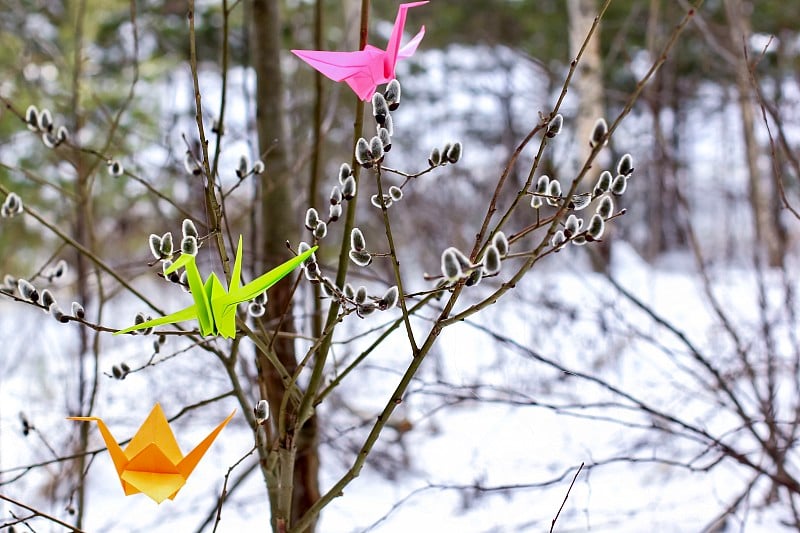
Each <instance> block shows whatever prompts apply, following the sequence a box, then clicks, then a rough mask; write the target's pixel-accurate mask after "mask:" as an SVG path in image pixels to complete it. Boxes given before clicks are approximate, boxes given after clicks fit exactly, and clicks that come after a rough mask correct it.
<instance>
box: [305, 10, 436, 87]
mask: <svg viewBox="0 0 800 533" xmlns="http://www.w3.org/2000/svg"><path fill="white" fill-rule="evenodd" d="M427 3H428V2H427V1H425V2H411V3H406V4H400V7H399V8H398V11H397V18H396V19H395V23H394V27H393V28H392V35H391V37H390V38H389V43H388V45H387V47H386V50H381V49H380V48H376V47H374V46H371V45H367V46H366V47H365V48H364V49H363V50H360V51H356V52H328V51H324V50H292V53H293V54H295V55H296V56H297V57H299V58H300V59H302V60H303V61H305V62H306V63H308V64H309V65H311V66H312V67H314V68H315V69H316V70H318V71H319V72H320V73H322V74H324V75H325V76H327V77H328V78H330V79H332V80H333V81H344V82H346V83H347V84H348V85H349V86H350V88H351V89H353V91H354V92H355V93H356V94H357V95H358V97H359V98H360V99H361V100H364V101H366V100H369V99H370V98H371V97H372V95H373V93H374V92H375V89H376V88H377V87H378V85H380V84H382V83H386V82H388V81H391V80H393V79H394V77H395V66H396V65H397V60H398V59H405V58H408V57H411V56H412V55H413V54H414V52H415V51H416V49H417V46H419V43H420V41H421V40H422V37H423V36H424V35H425V27H424V26H423V27H422V29H421V30H420V32H419V33H418V34H417V35H416V36H415V37H414V38H413V39H412V40H411V42H409V43H408V44H407V45H406V46H404V47H402V48H401V47H400V41H401V39H402V37H403V28H404V27H405V23H406V14H407V12H408V10H409V9H410V8H412V7H416V6H421V5H423V4H427Z"/></svg>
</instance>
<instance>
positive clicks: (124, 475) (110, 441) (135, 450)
mask: <svg viewBox="0 0 800 533" xmlns="http://www.w3.org/2000/svg"><path fill="white" fill-rule="evenodd" d="M235 412H236V411H234V412H233V413H231V414H230V415H228V417H227V418H226V419H225V420H223V421H222V422H221V423H220V424H219V425H218V426H217V427H216V428H214V430H213V431H212V432H211V433H210V434H209V435H208V436H207V437H206V438H205V439H203V441H202V442H201V443H200V444H198V445H197V446H196V447H195V448H194V449H193V450H192V451H191V452H189V453H188V454H187V455H186V456H184V455H183V453H181V450H180V447H179V446H178V442H177V441H176V440H175V435H174V434H173V433H172V430H171V429H170V427H169V423H168V422H167V418H166V416H164V411H163V410H162V409H161V405H160V404H158V403H156V404H155V406H154V407H153V409H152V411H150V414H149V415H148V416H147V419H146V420H145V421H144V423H143V424H142V426H141V427H140V428H139V431H137V432H136V435H134V436H133V438H132V439H131V441H130V443H128V446H127V447H126V448H125V449H124V450H123V449H122V448H121V447H120V446H119V444H117V441H116V439H114V437H113V436H112V435H111V432H110V431H109V430H108V427H107V426H106V425H105V423H104V422H103V421H102V420H101V419H100V418H98V417H96V416H72V417H68V418H67V420H80V421H94V422H97V427H98V428H99V429H100V434H101V435H102V437H103V440H104V441H105V443H106V446H107V447H108V451H109V453H110V454H111V460H112V461H113V462H114V466H115V468H116V469H117V475H118V476H119V479H120V482H121V483H122V488H123V490H124V491H125V494H126V495H131V494H136V493H138V492H143V493H145V494H147V495H148V496H149V497H150V498H152V499H153V500H155V501H156V503H161V502H163V501H164V500H165V499H167V498H169V499H170V500H172V499H175V496H176V495H177V494H178V491H179V490H180V489H181V488H182V487H183V485H185V484H186V479H187V478H188V477H189V475H190V474H191V473H192V471H193V470H194V469H195V467H196V466H197V463H199V462H200V459H201V458H202V457H203V455H205V453H206V452H207V451H208V448H209V447H210V446H211V444H212V443H213V442H214V439H216V438H217V435H219V432H220V431H222V428H224V427H225V426H226V425H227V424H228V422H230V421H231V419H232V418H233V415H234V413H235Z"/></svg>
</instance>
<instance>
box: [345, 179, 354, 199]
mask: <svg viewBox="0 0 800 533" xmlns="http://www.w3.org/2000/svg"><path fill="white" fill-rule="evenodd" d="M342 196H344V199H345V200H352V199H353V198H355V197H356V178H355V176H353V175H350V176H348V177H347V178H346V179H345V180H344V183H343V184H342Z"/></svg>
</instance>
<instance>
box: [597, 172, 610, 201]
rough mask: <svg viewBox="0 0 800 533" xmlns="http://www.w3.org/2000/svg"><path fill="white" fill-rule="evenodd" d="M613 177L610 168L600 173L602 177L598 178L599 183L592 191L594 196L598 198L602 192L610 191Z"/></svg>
mask: <svg viewBox="0 0 800 533" xmlns="http://www.w3.org/2000/svg"><path fill="white" fill-rule="evenodd" d="M612 181H613V178H612V176H611V172H609V171H608V170H604V171H603V172H601V173H600V177H598V178H597V183H596V184H595V186H594V192H592V196H594V197H595V198H597V197H598V196H600V195H601V194H603V193H605V192H608V190H609V189H610V188H611V182H612Z"/></svg>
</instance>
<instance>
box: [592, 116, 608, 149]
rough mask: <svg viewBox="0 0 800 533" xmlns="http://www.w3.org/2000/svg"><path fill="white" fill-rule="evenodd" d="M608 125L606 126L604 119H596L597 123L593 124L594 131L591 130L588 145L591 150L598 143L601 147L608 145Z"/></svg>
mask: <svg viewBox="0 0 800 533" xmlns="http://www.w3.org/2000/svg"><path fill="white" fill-rule="evenodd" d="M607 135H608V124H606V121H605V119H603V118H598V119H597V122H595V123H594V129H593V130H592V138H591V140H590V141H589V144H590V145H591V147H592V148H594V147H595V146H597V145H599V144H600V143H602V144H603V146H605V145H607V144H608V138H607Z"/></svg>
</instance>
